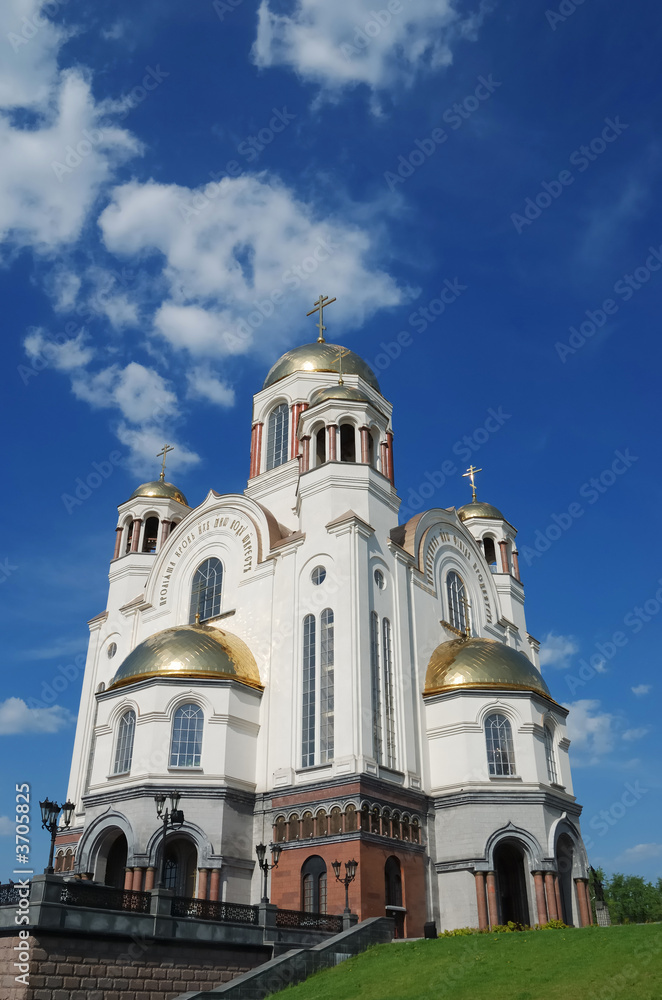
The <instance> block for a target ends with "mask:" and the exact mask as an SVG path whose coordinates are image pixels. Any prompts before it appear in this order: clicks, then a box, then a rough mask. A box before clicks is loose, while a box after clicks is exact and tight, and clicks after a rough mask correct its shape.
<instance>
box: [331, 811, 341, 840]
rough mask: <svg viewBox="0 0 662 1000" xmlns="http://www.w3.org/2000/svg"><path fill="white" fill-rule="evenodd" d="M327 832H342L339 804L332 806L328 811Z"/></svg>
mask: <svg viewBox="0 0 662 1000" xmlns="http://www.w3.org/2000/svg"><path fill="white" fill-rule="evenodd" d="M329 833H330V834H332V835H333V834H336V833H342V813H341V811H340V807H339V806H334V807H333V809H332V810H331V812H330V813H329Z"/></svg>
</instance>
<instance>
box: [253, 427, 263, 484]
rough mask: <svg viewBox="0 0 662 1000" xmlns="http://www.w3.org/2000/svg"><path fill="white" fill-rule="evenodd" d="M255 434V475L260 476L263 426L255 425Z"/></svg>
mask: <svg viewBox="0 0 662 1000" xmlns="http://www.w3.org/2000/svg"><path fill="white" fill-rule="evenodd" d="M255 426H256V433H255V475H256V476H259V475H260V469H261V468H262V432H263V430H264V424H262V423H259V424H256V425H255Z"/></svg>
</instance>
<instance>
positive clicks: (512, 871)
mask: <svg viewBox="0 0 662 1000" xmlns="http://www.w3.org/2000/svg"><path fill="white" fill-rule="evenodd" d="M494 871H495V873H496V883H497V896H498V904H499V922H500V923H502V924H507V923H508V921H509V920H512V921H513V922H514V923H517V924H528V923H530V920H529V902H528V897H527V892H526V868H525V855H524V851H523V849H522V847H521V846H520V845H519V844H518V843H517V842H516V841H513V840H505V841H502V842H501V843H500V844H498V846H497V847H496V848H495V849H494Z"/></svg>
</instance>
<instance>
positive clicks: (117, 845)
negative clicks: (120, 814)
mask: <svg viewBox="0 0 662 1000" xmlns="http://www.w3.org/2000/svg"><path fill="white" fill-rule="evenodd" d="M127 854H128V845H127V842H126V837H125V836H124V834H123V833H120V835H119V836H118V837H116V838H115V840H114V841H113V842H112V844H111V845H110V848H109V850H108V854H107V856H106V873H105V875H104V880H103V883H104V885H111V886H112V887H113V888H114V889H122V888H123V887H124V869H125V868H126V858H127Z"/></svg>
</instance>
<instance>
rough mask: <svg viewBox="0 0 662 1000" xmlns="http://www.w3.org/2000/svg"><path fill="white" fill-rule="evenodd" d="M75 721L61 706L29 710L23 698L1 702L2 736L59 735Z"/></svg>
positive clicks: (0, 722)
mask: <svg viewBox="0 0 662 1000" xmlns="http://www.w3.org/2000/svg"><path fill="white" fill-rule="evenodd" d="M73 721H74V717H73V716H72V714H71V712H69V711H68V709H66V708H62V707H61V706H60V705H53V706H51V708H28V706H27V705H26V704H25V702H24V701H23V699H22V698H7V699H6V700H5V701H3V702H0V734H2V735H5V736H6V735H10V734H14V735H15V734H19V733H58V732H59V731H60V730H61V729H65V728H66V727H67V726H70V725H71V724H72V723H73Z"/></svg>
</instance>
